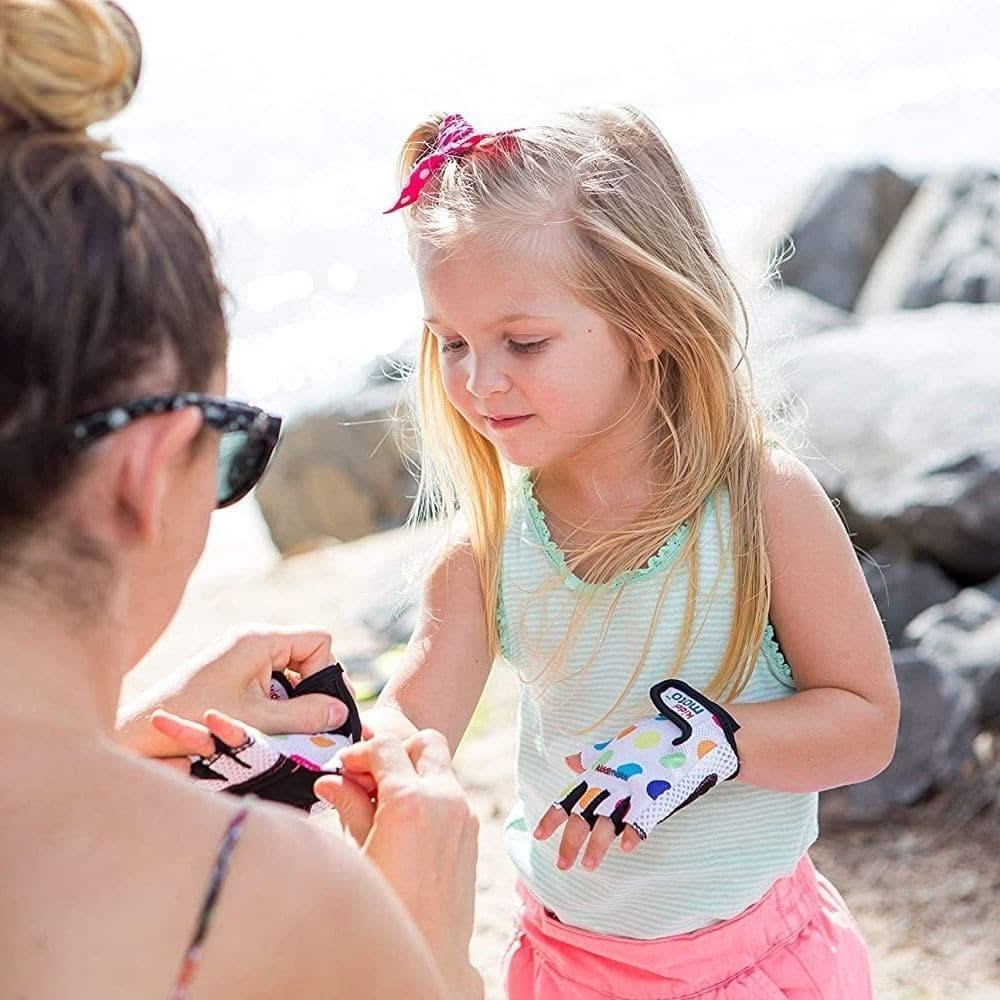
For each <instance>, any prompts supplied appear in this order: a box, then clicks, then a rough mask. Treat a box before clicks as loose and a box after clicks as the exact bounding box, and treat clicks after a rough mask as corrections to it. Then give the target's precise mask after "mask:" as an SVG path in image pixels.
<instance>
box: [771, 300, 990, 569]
mask: <svg viewBox="0 0 1000 1000" xmlns="http://www.w3.org/2000/svg"><path fill="white" fill-rule="evenodd" d="M776 357H777V358H778V360H779V365H780V370H781V371H782V373H783V376H784V380H785V382H786V385H787V388H788V389H789V390H790V391H791V393H792V394H794V396H795V397H797V398H798V399H799V400H800V401H801V412H802V414H803V417H802V425H803V426H802V430H803V432H804V434H805V437H806V438H807V440H808V445H807V447H806V448H805V449H804V454H803V457H804V458H805V459H806V461H808V462H809V464H810V465H811V467H812V468H813V471H814V472H815V473H816V475H817V476H818V477H819V479H820V480H821V482H822V483H823V485H824V487H825V488H826V489H827V492H829V493H830V494H831V495H834V496H837V497H839V498H840V499H841V501H842V502H843V509H844V513H845V516H846V518H847V521H848V525H849V526H850V527H851V528H852V529H853V530H855V531H857V532H858V534H859V537H858V542H859V544H861V545H863V546H865V547H866V548H872V547H874V546H877V545H879V544H881V543H889V544H891V545H892V546H893V547H894V548H895V549H897V550H901V551H904V552H907V553H909V554H910V555H911V556H913V557H916V558H920V557H923V558H929V559H931V560H933V561H935V562H937V563H938V564H939V565H940V566H941V567H942V568H943V569H944V570H945V571H946V572H947V573H948V574H949V575H950V576H953V577H955V578H957V579H960V580H963V581H965V582H967V583H976V582H979V581H981V580H986V579H989V578H991V577H993V576H995V575H996V574H997V573H998V572H1000V307H998V306H966V305H941V306H936V307H934V308H932V309H926V310H914V311H908V312H901V313H894V314H892V315H889V316H884V317H877V318H871V319H868V320H867V321H865V322H864V323H862V324H861V325H860V326H858V327H857V328H854V329H852V330H850V331H831V332H828V333H822V334H817V335H815V336H812V337H808V338H799V339H797V340H795V341H791V342H788V343H785V344H782V345H779V347H778V349H777V351H776Z"/></svg>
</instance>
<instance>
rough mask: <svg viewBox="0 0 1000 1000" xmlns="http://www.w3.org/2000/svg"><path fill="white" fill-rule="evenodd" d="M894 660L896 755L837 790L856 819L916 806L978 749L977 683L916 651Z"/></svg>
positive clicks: (847, 811) (904, 651)
mask: <svg viewBox="0 0 1000 1000" xmlns="http://www.w3.org/2000/svg"><path fill="white" fill-rule="evenodd" d="M893 663H894V665H895V668H896V679H897V681H898V683H899V697H900V721H899V739H898V741H897V743H896V754H895V756H894V757H893V759H892V763H890V764H889V766H888V767H887V768H886V769H885V770H884V771H883V772H882V773H881V774H879V775H877V776H876V777H874V778H872V779H871V780H869V781H864V782H861V783H860V784H858V785H851V786H849V787H848V788H844V789H838V790H837V795H838V797H839V798H841V799H842V800H843V801H844V802H846V808H845V809H843V812H844V813H845V814H846V815H848V816H849V817H850V818H853V819H859V820H870V821H873V820H878V819H881V818H882V817H883V816H885V814H886V813H887V812H888V811H889V810H891V809H892V808H893V807H898V806H909V805H913V804H914V803H915V802H917V801H919V800H920V799H921V798H923V797H924V796H925V795H927V794H928V793H929V792H932V791H934V790H935V789H938V788H940V787H941V786H942V785H944V784H945V783H946V782H948V781H949V780H950V779H951V778H953V777H954V776H955V774H956V773H957V772H958V769H959V768H960V767H961V766H962V763H963V762H964V761H965V760H966V759H968V758H969V756H970V754H971V753H972V741H973V739H974V738H975V735H976V696H975V691H974V689H973V686H972V684H971V683H970V682H969V681H967V680H966V679H965V678H963V677H961V676H960V675H959V674H957V673H953V672H951V671H948V670H945V669H944V668H942V667H939V666H936V665H935V664H934V663H932V662H931V661H930V660H927V659H925V658H924V657H922V656H921V655H920V654H919V653H917V652H916V651H915V650H913V649H902V650H897V651H896V652H895V653H893Z"/></svg>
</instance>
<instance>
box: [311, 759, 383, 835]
mask: <svg viewBox="0 0 1000 1000" xmlns="http://www.w3.org/2000/svg"><path fill="white" fill-rule="evenodd" d="M313 791H314V792H315V793H316V795H317V796H319V798H321V799H323V800H324V801H325V802H329V803H330V805H331V806H333V807H334V809H336V810H337V812H338V813H339V814H340V821H341V824H342V825H343V827H344V829H345V830H346V831H347V832H348V833H349V834H350V835H351V837H352V838H353V839H354V842H355V843H356V844H358V845H359V846H360V845H361V844H363V843H364V842H365V840H366V839H367V838H368V834H369V833H370V832H371V828H372V820H373V819H374V816H375V804H374V803H373V802H372V800H371V797H370V795H369V794H368V793H367V792H366V791H365V790H364V789H362V788H361V787H360V786H359V785H357V784H356V783H355V782H353V781H351V780H350V779H348V778H343V777H341V776H340V775H333V774H331V775H328V776H326V777H323V778H320V779H319V780H318V781H317V782H316V784H315V785H313Z"/></svg>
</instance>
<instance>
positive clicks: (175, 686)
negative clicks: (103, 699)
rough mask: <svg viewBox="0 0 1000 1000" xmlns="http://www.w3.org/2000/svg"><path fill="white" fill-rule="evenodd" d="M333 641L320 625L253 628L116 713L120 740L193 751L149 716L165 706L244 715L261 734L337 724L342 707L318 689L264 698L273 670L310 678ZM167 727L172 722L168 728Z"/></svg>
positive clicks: (153, 751) (169, 751) (164, 753)
mask: <svg viewBox="0 0 1000 1000" xmlns="http://www.w3.org/2000/svg"><path fill="white" fill-rule="evenodd" d="M333 659H334V657H333V653H332V651H331V639H330V635H329V634H328V633H327V632H324V631H322V630H316V629H313V630H304V629H281V628H274V629H268V630H254V631H249V632H246V633H244V634H243V635H240V636H238V637H237V638H236V639H232V640H229V641H228V642H227V643H226V644H225V646H224V648H222V649H221V650H220V651H218V652H216V653H214V654H212V653H210V654H209V658H208V659H206V660H205V661H204V662H203V663H202V664H201V665H199V666H196V667H194V668H193V669H190V670H182V671H178V672H177V673H175V674H173V675H171V676H170V677H168V678H166V680H165V681H164V682H163V683H162V684H161V685H158V686H157V687H155V688H154V689H153V690H151V691H149V692H146V693H145V694H143V695H142V696H140V697H139V698H138V699H136V700H135V701H133V702H132V703H130V704H129V705H127V706H125V707H124V708H123V709H122V710H121V711H120V713H119V719H118V727H117V736H118V739H119V741H120V742H121V743H123V744H124V745H125V746H128V747H130V748H131V749H133V750H135V751H137V752H138V753H142V754H145V755H146V756H150V757H173V756H177V755H180V754H186V753H189V752H195V753H197V752H199V751H197V750H196V751H190V750H189V749H188V748H187V747H186V746H185V745H182V744H178V743H177V741H176V740H174V739H172V738H171V737H170V736H169V735H168V734H167V732H166V731H165V730H164V727H163V726H154V725H153V724H152V716H153V714H154V712H156V711H157V710H161V709H162V710H165V711H167V712H169V713H171V714H172V715H174V716H179V717H181V718H185V719H202V718H203V717H204V715H205V713H206V712H207V711H208V710H209V709H216V710H218V711H219V712H221V713H223V714H225V715H228V716H232V717H235V718H237V719H243V720H245V721H246V722H247V723H248V724H249V725H251V726H253V727H255V728H256V729H259V730H260V731H261V732H264V733H318V732H322V731H324V730H328V729H336V728H337V727H338V726H340V725H342V724H343V722H344V720H345V719H346V718H347V706H346V705H344V704H343V702H341V701H338V700H337V699H335V698H330V697H328V696H327V695H322V694H308V695H303V696H301V697H299V698H290V699H288V700H285V701H275V700H272V699H271V698H270V697H269V694H268V692H269V688H270V682H271V672H272V671H274V670H283V671H285V672H286V673H287V674H289V676H290V677H291V678H292V680H296V679H297V678H302V677H308V676H310V675H311V674H314V673H316V672H318V671H320V670H322V669H323V668H324V667H327V666H329V665H330V663H332V662H333ZM167 728H168V729H169V727H167Z"/></svg>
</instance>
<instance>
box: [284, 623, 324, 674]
mask: <svg viewBox="0 0 1000 1000" xmlns="http://www.w3.org/2000/svg"><path fill="white" fill-rule="evenodd" d="M270 639H271V669H272V670H285V669H289V670H294V671H295V673H297V674H299V676H300V677H303V678H305V677H309V676H311V675H312V674H316V673H319V671H320V670H323V669H324V668H325V667H328V666H330V664H331V663H333V660H334V657H333V648H332V647H333V639H332V638H331V636H330V633H329V632H324V631H323V630H322V629H288V630H283V629H275V630H274V632H272V633H271V635H270Z"/></svg>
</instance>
